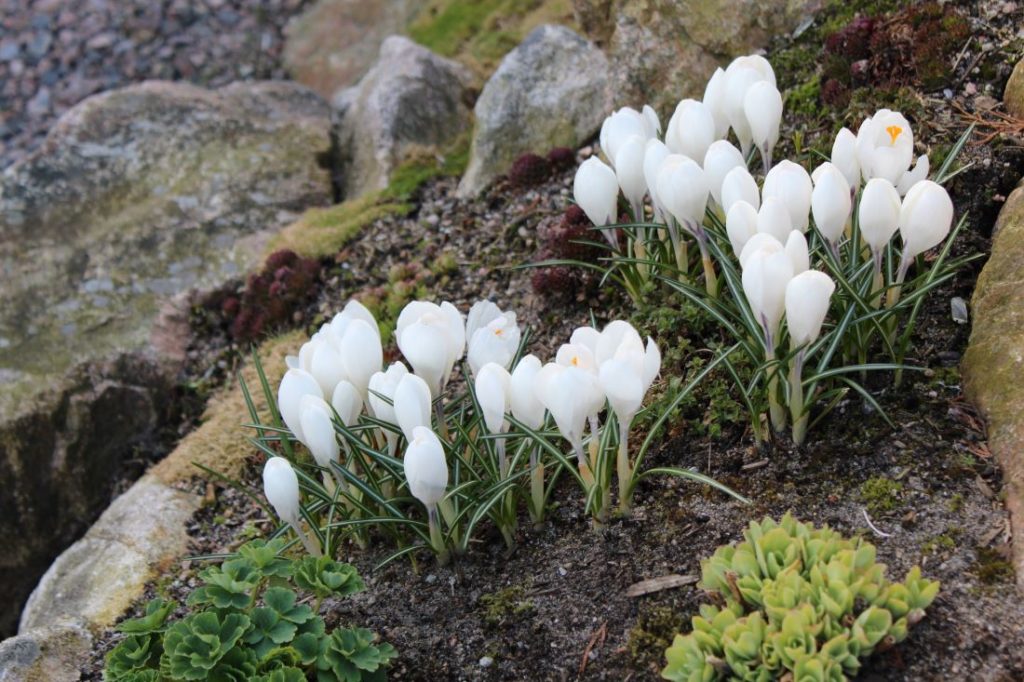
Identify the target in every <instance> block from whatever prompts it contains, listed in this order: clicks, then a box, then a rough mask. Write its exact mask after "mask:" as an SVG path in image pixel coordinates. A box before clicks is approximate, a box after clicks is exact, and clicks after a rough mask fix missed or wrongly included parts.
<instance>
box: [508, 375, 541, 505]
mask: <svg viewBox="0 0 1024 682" xmlns="http://www.w3.org/2000/svg"><path fill="white" fill-rule="evenodd" d="M540 370H541V363H540V360H538V359H537V358H536V357H535V356H533V355H525V356H523V357H522V358H521V359H520V360H519V363H518V364H517V365H516V368H515V369H514V370H513V371H512V376H511V378H510V379H509V407H510V409H511V412H512V416H513V417H515V418H516V419H518V420H519V421H520V422H522V424H523V426H525V427H526V428H528V429H532V430H534V431H536V430H537V429H539V428H540V427H542V426H543V425H544V403H542V402H541V401H540V400H539V399H538V398H537V393H536V390H535V387H536V383H537V375H538V373H539V372H540ZM544 501H545V495H544V463H543V462H542V461H541V460H540V445H539V444H536V445H534V446H533V447H532V448H530V507H531V508H530V516H531V517H532V518H533V522H534V523H535V524H539V523H540V522H542V521H543V520H544Z"/></svg>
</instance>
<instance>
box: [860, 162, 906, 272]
mask: <svg viewBox="0 0 1024 682" xmlns="http://www.w3.org/2000/svg"><path fill="white" fill-rule="evenodd" d="M857 215H858V217H859V219H860V232H861V235H863V237H864V241H865V242H867V244H868V246H870V247H871V250H872V251H873V252H874V253H876V254H878V253H881V252H882V249H884V248H885V245H886V244H888V243H889V240H890V239H892V235H893V234H894V233H895V232H896V228H897V227H899V224H900V194H899V192H897V191H896V188H895V187H893V185H892V183H891V182H889V181H888V180H884V179H882V178H873V179H871V180H868V184H867V185H865V186H864V191H863V192H862V193H861V197H860V207H859V208H858V213H857Z"/></svg>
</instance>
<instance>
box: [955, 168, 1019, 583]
mask: <svg viewBox="0 0 1024 682" xmlns="http://www.w3.org/2000/svg"><path fill="white" fill-rule="evenodd" d="M1022 262H1024V186H1021V187H1018V188H1017V189H1016V190H1014V192H1013V193H1012V194H1010V196H1009V198H1008V199H1007V201H1006V204H1005V205H1004V206H1003V209H1002V211H1001V212H1000V213H999V220H998V221H997V222H996V226H995V230H994V231H993V240H992V255H991V256H990V257H989V260H988V263H986V264H985V268H984V269H983V270H982V271H981V275H979V276H978V284H977V286H976V288H975V291H974V296H973V298H972V308H973V311H972V317H973V319H974V326H973V328H972V329H971V340H970V342H969V343H968V346H967V352H966V353H965V354H964V361H963V376H964V390H965V392H966V394H967V396H968V397H969V398H970V399H971V400H972V401H973V402H974V403H975V404H976V405H977V406H978V407H979V408H980V409H981V411H982V412H983V413H984V414H985V417H986V418H987V419H988V446H989V449H990V450H991V451H992V453H993V454H994V455H995V456H996V458H997V459H998V461H999V463H1000V465H1001V466H1002V469H1003V489H1004V490H1005V491H1006V506H1007V508H1008V509H1009V511H1010V520H1011V523H1012V524H1013V538H1014V543H1013V550H1014V563H1015V566H1016V569H1017V585H1018V586H1019V587H1020V588H1021V589H1024V381H1021V378H1022V377H1024V296H1022V295H1021V285H1022V280H1021V267H1020V264H1021V263H1022Z"/></svg>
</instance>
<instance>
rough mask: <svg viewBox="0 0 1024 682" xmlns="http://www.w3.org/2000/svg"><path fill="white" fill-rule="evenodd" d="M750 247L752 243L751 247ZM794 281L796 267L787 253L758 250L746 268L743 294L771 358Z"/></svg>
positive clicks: (750, 258)
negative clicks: (763, 337) (792, 280)
mask: <svg viewBox="0 0 1024 682" xmlns="http://www.w3.org/2000/svg"><path fill="white" fill-rule="evenodd" d="M748 247H749V243H748ZM792 278H793V264H792V262H791V261H790V259H789V256H788V255H787V254H786V252H785V250H782V251H776V250H774V249H765V248H762V249H758V250H757V251H755V252H753V253H751V254H750V255H749V257H748V258H747V259H746V263H745V265H744V266H743V292H744V294H746V297H747V302H748V303H750V309H751V311H753V313H754V317H755V318H756V319H757V321H758V323H760V325H761V328H762V329H763V330H764V334H765V348H766V350H767V354H768V356H769V357H774V355H775V342H776V340H777V339H778V336H779V323H780V321H781V320H782V313H783V311H784V306H785V300H786V285H787V284H789V280H791V279H792Z"/></svg>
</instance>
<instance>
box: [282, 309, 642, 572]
mask: <svg viewBox="0 0 1024 682" xmlns="http://www.w3.org/2000/svg"><path fill="white" fill-rule="evenodd" d="M521 339H522V332H521V330H520V328H519V326H518V324H517V322H516V315H515V313H514V312H511V311H502V310H501V309H500V308H499V307H498V306H496V305H495V304H494V303H492V302H490V301H480V302H478V303H476V304H475V305H473V307H472V308H471V309H470V311H469V314H468V316H466V317H463V315H462V313H461V312H459V310H458V309H457V308H456V307H455V306H454V305H452V304H451V303H448V302H444V303H441V304H439V305H438V304H435V303H431V302H427V301H414V302H412V303H410V304H408V305H407V306H406V307H405V308H404V309H403V310H402V312H401V314H400V315H399V317H398V321H397V325H396V330H395V340H396V343H397V345H398V348H399V350H401V352H402V355H403V356H404V360H405V362H402V361H398V362H394V363H392V364H391V365H389V366H387V367H384V365H383V350H382V346H381V340H380V335H379V333H378V326H377V323H376V320H375V319H374V318H373V315H372V314H371V313H370V311H369V310H368V309H367V308H366V307H364V306H363V305H362V304H360V303H358V302H357V301H354V300H353V301H350V302H349V303H348V304H347V305H346V306H345V308H344V309H343V310H342V311H341V312H340V313H338V314H337V315H336V316H335V317H334V318H333V319H332V320H331V321H330V322H328V323H325V324H324V325H323V326H322V327H321V328H320V329H319V330H318V331H317V332H316V333H315V334H313V336H312V338H310V340H309V341H308V342H306V343H305V344H304V345H303V346H302V348H301V349H300V350H299V354H298V355H297V356H295V357H289V358H287V364H288V370H287V372H286V373H285V375H284V377H283V379H282V380H281V383H280V386H279V388H278V395H277V401H278V409H279V412H280V414H281V418H282V420H283V421H284V425H285V426H286V427H287V428H288V430H289V431H291V433H292V434H293V435H294V437H295V440H297V441H298V442H300V443H302V444H303V445H304V446H305V447H306V448H307V449H308V450H309V452H310V454H311V455H312V457H313V459H314V460H315V461H316V463H317V465H318V466H319V468H320V469H321V470H322V472H323V477H324V487H325V489H326V490H328V492H329V493H331V494H332V495H333V494H335V492H334V491H336V490H338V489H339V488H340V491H339V492H340V493H341V494H342V495H343V497H344V498H346V499H347V498H350V497H355V498H358V497H359V493H358V491H356V490H354V489H353V487H352V486H350V485H348V482H350V481H353V480H355V479H354V478H353V477H360V476H362V475H365V474H367V473H368V472H367V471H365V468H366V467H369V466H372V463H371V462H369V461H367V460H366V458H365V457H362V456H360V453H359V452H356V451H355V450H356V449H357V448H355V447H352V444H351V443H350V440H349V439H347V438H345V437H344V435H343V434H344V433H345V430H346V429H347V430H349V431H348V433H351V434H355V433H358V434H360V435H359V436H358V438H359V440H358V449H359V450H362V449H363V448H364V447H366V448H376V449H377V450H378V451H380V452H381V453H382V456H386V457H388V458H395V457H398V456H399V455H401V459H402V466H403V467H404V478H405V480H404V481H395V483H396V484H398V485H399V487H401V484H402V483H404V484H405V487H406V488H407V489H408V493H409V494H411V495H412V496H413V497H414V498H416V499H417V500H419V501H420V502H421V503H422V504H423V505H424V506H425V507H426V509H427V516H428V525H429V530H430V543H431V545H432V547H433V548H434V549H435V551H436V552H437V554H438V556H439V557H441V558H442V560H443V559H444V557H446V556H447V550H448V548H447V546H446V540H445V538H444V536H443V534H442V530H441V528H442V524H445V523H446V524H448V525H449V527H450V528H451V527H452V526H455V525H457V524H458V518H457V516H456V514H455V513H454V510H453V509H451V505H450V503H449V501H448V499H447V495H448V493H449V489H448V486H449V464H450V459H451V457H452V453H451V452H450V449H451V448H452V447H453V446H452V445H451V443H452V439H454V438H455V437H456V434H455V433H454V432H452V433H450V432H449V429H450V428H455V429H457V431H458V433H460V434H465V433H467V432H471V431H472V432H477V431H482V432H483V433H486V434H488V438H487V440H486V441H479V442H478V443H477V446H478V449H480V450H481V451H488V444H492V449H493V452H494V455H495V457H496V461H497V466H496V467H495V468H496V470H497V472H498V480H497V483H498V484H499V485H500V484H501V482H502V481H506V480H509V479H510V478H511V477H512V476H513V475H514V473H515V472H513V471H512V470H511V469H512V465H511V463H510V462H509V460H508V458H507V457H506V454H505V441H506V440H507V439H509V438H516V439H518V441H519V442H526V441H529V445H530V449H531V455H530V462H529V471H528V472H525V473H524V475H526V473H528V474H529V480H530V484H529V494H528V495H526V494H525V490H524V495H523V497H527V498H528V500H529V504H528V507H529V510H530V513H531V515H532V516H533V518H534V520H535V521H536V522H540V521H541V520H542V519H543V513H544V506H545V501H546V492H545V488H544V462H543V460H542V457H541V455H542V454H543V450H544V448H543V447H542V446H544V444H545V443H544V442H538V441H539V440H543V439H544V436H543V434H542V430H543V428H544V426H545V423H546V418H547V414H550V415H551V417H552V419H553V421H554V423H555V424H556V425H557V428H558V431H559V432H560V433H561V434H562V436H563V437H564V438H565V439H566V440H567V441H569V443H570V445H571V447H572V451H573V453H574V455H575V457H576V460H577V467H578V469H579V480H580V481H581V482H582V483H583V485H584V488H585V489H586V490H587V491H588V493H589V492H590V490H591V488H592V487H593V486H595V485H600V486H602V487H601V489H600V492H601V495H598V496H597V497H598V498H599V499H600V500H603V502H602V504H601V506H600V509H596V510H595V516H597V515H598V514H600V516H601V518H602V519H603V518H604V515H605V513H606V510H607V507H608V499H609V491H608V489H607V488H608V486H609V482H610V480H611V475H610V473H609V474H608V475H602V474H601V473H596V472H595V468H596V467H597V466H598V458H597V444H598V442H599V440H600V432H601V413H602V412H604V410H605V406H606V405H610V410H609V414H613V415H614V416H615V418H616V425H617V426H618V433H619V434H620V454H619V461H618V471H619V477H620V506H621V507H622V509H624V510H628V509H629V507H630V502H629V499H628V498H629V497H630V496H631V494H632V485H631V483H632V481H631V476H632V474H633V472H632V470H631V469H630V466H629V458H628V449H627V447H626V438H627V435H628V432H629V427H630V425H631V423H632V420H633V418H634V416H635V415H636V414H637V412H638V411H639V409H640V406H641V404H642V402H643V398H644V395H645V394H646V392H647V390H648V389H649V388H650V386H651V383H652V382H653V381H654V378H655V377H656V376H657V374H658V372H659V370H660V365H661V355H660V352H659V350H658V347H657V345H656V344H655V343H654V341H653V340H652V339H647V341H646V344H645V343H644V341H643V339H642V338H641V336H640V334H639V333H638V332H637V331H636V330H635V329H634V328H633V327H632V326H631V325H629V324H628V323H627V322H624V321H615V322H612V323H610V324H608V325H607V326H606V327H605V328H604V329H603V330H601V331H598V330H596V329H594V328H591V327H581V328H579V329H577V330H576V331H575V332H574V333H573V335H572V337H571V338H570V340H569V343H567V344H564V345H563V346H562V347H561V348H559V350H558V353H557V354H556V356H555V358H554V359H553V361H551V362H549V363H547V364H543V363H541V361H540V360H539V359H538V358H537V357H535V356H533V355H525V356H523V357H522V358H521V359H519V360H518V361H517V362H516V358H517V356H518V355H519V352H520V342H521ZM462 360H465V365H464V366H465V367H466V369H467V370H468V371H467V376H466V377H465V378H466V380H467V382H468V383H470V385H471V386H472V389H473V390H472V391H471V392H470V393H469V394H465V395H468V396H472V398H473V401H472V403H471V407H469V408H468V409H467V408H466V405H465V403H459V401H460V400H461V398H459V397H458V396H447V397H446V396H445V389H446V386H447V385H448V384H449V382H450V381H451V378H452V376H453V374H454V372H455V369H456V367H457V366H459V364H460V361H462ZM513 362H515V364H514V366H513ZM406 363H408V365H407V364H406ZM510 369H511V372H510V371H509V370H510ZM460 395H461V394H460ZM446 401H447V402H448V403H449V405H447V406H446V404H445V403H446ZM450 403H459V405H458V409H456V410H451V411H449V412H448V413H446V409H447V407H451V404H450ZM453 414H454V415H457V416H452V415H453ZM467 414H468V415H476V416H475V417H472V418H473V419H478V421H474V422H472V423H475V424H476V426H475V427H473V426H471V427H466V424H467V422H464V421H459V420H464V419H465V418H466V415H467ZM513 421H514V422H515V423H516V424H517V431H516V432H514V433H510V430H511V428H510V427H511V424H512V422H513ZM360 425H361V426H360ZM357 426H360V428H359V429H358V430H353V429H354V427H357ZM588 426H589V429H590V449H589V450H590V451H589V454H588V453H586V452H585V451H584V441H585V432H586V429H587V427H588ZM520 427H521V429H522V430H519V429H520ZM403 442H404V447H400V444H401V443H403ZM481 443H483V445H481ZM547 446H548V447H551V444H550V443H547ZM343 454H344V458H342V455H343ZM517 461H518V460H517ZM602 461H603V460H602ZM264 481H265V490H266V493H267V496H268V499H269V500H270V502H271V504H272V505H274V507H275V509H276V510H277V512H278V516H280V518H281V519H282V520H283V521H284V522H286V523H288V524H289V525H290V526H291V527H292V528H293V529H294V530H295V531H296V533H297V534H298V535H299V537H300V538H302V541H303V542H304V543H306V544H307V546H308V545H310V544H311V541H310V539H309V537H308V536H307V535H306V534H305V533H304V532H303V530H302V528H301V523H300V514H299V492H298V481H297V477H296V475H295V472H294V470H293V469H292V468H291V465H290V464H289V462H288V460H286V459H284V458H282V457H274V458H272V459H271V460H269V461H268V463H267V466H266V468H265V470H264ZM624 481H625V482H624ZM524 488H525V486H524ZM392 492H397V491H392ZM627 493H628V494H627ZM506 497H507V499H506V501H505V502H504V503H503V504H506V505H507V507H508V514H509V517H510V519H511V521H510V527H502V528H501V530H502V532H503V533H504V534H505V536H506V540H507V541H508V542H509V543H510V544H511V542H512V535H511V525H513V524H514V519H515V509H514V499H515V497H516V490H515V489H513V488H511V487H510V490H509V493H508V494H507V496H506ZM350 510H353V511H356V505H350Z"/></svg>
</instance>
